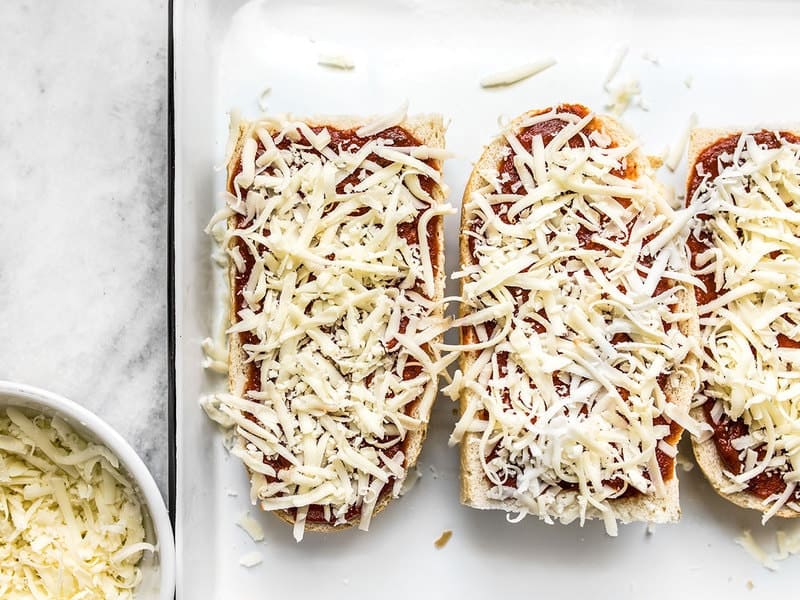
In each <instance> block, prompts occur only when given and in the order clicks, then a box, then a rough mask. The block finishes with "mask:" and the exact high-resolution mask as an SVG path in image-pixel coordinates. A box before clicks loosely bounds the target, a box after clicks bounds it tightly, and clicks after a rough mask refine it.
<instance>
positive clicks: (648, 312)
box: [447, 108, 695, 535]
mask: <svg viewBox="0 0 800 600" xmlns="http://www.w3.org/2000/svg"><path fill="white" fill-rule="evenodd" d="M551 121H556V122H559V125H558V127H554V126H552V125H549V124H548V125H547V127H545V128H544V129H543V130H544V131H549V132H553V131H555V132H556V133H550V134H548V137H547V138H545V137H544V136H543V134H540V133H531V134H525V138H524V139H525V140H526V141H525V142H524V143H523V141H522V140H523V137H522V136H521V132H524V131H526V130H527V129H528V128H535V127H536V126H537V125H540V124H542V123H549V122H551ZM596 123H597V124H596ZM533 131H534V132H535V131H536V129H534V130H533ZM503 135H504V137H505V140H506V142H507V143H508V146H509V148H510V149H511V152H510V153H506V154H504V155H503V156H506V157H513V160H511V164H512V165H513V168H514V171H515V175H516V179H518V181H516V182H515V181H514V179H512V178H511V177H510V176H509V174H508V172H507V171H504V174H503V175H501V173H500V172H498V171H497V170H493V171H492V172H488V171H487V172H486V173H485V174H484V180H485V185H484V187H482V188H481V189H480V190H478V191H476V192H474V193H472V195H471V196H470V198H469V199H468V201H467V202H466V203H465V206H464V211H465V223H466V224H467V227H468V228H469V231H470V232H471V235H472V237H473V243H474V246H473V248H472V250H471V251H470V255H469V257H468V262H467V263H466V264H464V265H462V267H461V271H460V273H459V274H457V276H458V277H460V278H461V279H462V290H463V298H464V301H465V302H466V303H467V306H468V307H469V311H467V312H469V313H472V314H473V315H474V314H485V315H486V316H485V318H484V319H483V322H478V321H477V320H475V319H474V318H473V319H472V320H471V321H469V322H467V321H466V320H462V321H459V322H458V323H457V324H460V325H464V327H465V329H464V330H463V335H464V337H465V340H466V343H465V344H464V351H465V352H469V353H470V356H471V358H470V359H469V361H468V362H467V365H468V366H467V367H466V368H467V371H466V372H464V373H463V374H461V373H460V372H459V373H456V376H455V377H454V379H453V382H454V383H453V384H451V385H450V386H448V388H447V391H448V393H450V394H451V395H452V396H453V397H459V396H460V395H462V394H463V395H464V397H463V400H465V401H464V402H463V405H465V406H466V410H465V411H464V412H463V414H462V416H461V419H460V420H459V423H458V424H457V425H456V428H455V431H454V432H453V435H452V436H451V443H455V442H459V441H460V442H462V443H468V442H472V441H475V438H478V440H477V441H478V443H479V447H480V450H479V452H480V460H481V465H480V468H482V470H483V473H484V474H485V477H486V478H487V480H488V485H489V490H488V492H487V497H488V498H489V500H490V501H494V502H497V505H498V506H502V507H509V506H511V507H513V508H512V509H511V510H513V511H514V512H517V513H518V515H519V518H522V517H523V516H524V515H526V514H536V515H538V516H539V517H540V518H541V519H543V520H545V521H547V522H551V521H552V519H558V520H560V521H562V522H565V523H566V522H570V521H572V520H575V519H580V520H581V522H583V520H584V519H586V518H590V517H591V518H602V519H603V520H604V522H605V524H606V528H607V531H608V532H609V534H611V535H614V534H615V532H616V521H615V518H614V515H615V513H614V510H613V507H612V505H611V504H610V501H612V500H614V499H615V498H619V497H620V496H621V495H622V494H624V493H625V492H626V491H629V490H630V491H635V492H638V493H642V494H645V495H649V496H655V497H660V496H663V495H664V493H665V491H664V482H663V481H662V480H661V476H660V475H661V474H660V470H659V467H658V464H657V460H656V457H657V455H656V452H657V451H658V450H659V448H661V449H662V450H663V449H664V445H665V444H666V442H665V441H664V438H665V437H666V436H667V435H668V434H669V430H670V428H669V427H668V426H667V425H657V421H656V420H657V419H661V420H662V421H661V422H662V423H669V422H670V421H672V420H679V421H678V422H679V423H691V422H692V420H691V419H689V418H688V414H687V413H686V409H685V408H684V409H679V408H678V406H677V405H675V404H673V403H671V402H670V401H669V399H668V397H667V395H666V394H665V392H664V387H663V386H662V385H661V384H660V383H659V381H660V380H659V378H660V376H662V374H663V375H666V376H667V377H668V378H669V380H670V381H671V382H672V383H673V384H678V383H679V382H681V381H683V383H684V384H688V385H691V384H692V382H693V381H694V378H695V377H694V372H693V364H694V362H695V358H694V357H693V353H694V351H695V345H694V344H693V343H692V342H691V340H689V339H688V337H687V335H686V334H685V333H684V332H685V331H686V330H687V329H688V326H687V325H686V319H688V318H689V317H688V316H687V315H680V314H676V313H673V312H672V309H671V305H673V304H674V303H676V302H679V301H680V298H681V296H684V295H685V294H686V293H687V290H686V288H685V287H684V286H683V285H681V284H679V283H677V281H678V278H679V277H680V278H682V279H685V277H682V276H681V275H680V274H681V273H685V272H686V270H687V268H688V267H687V264H686V262H687V257H686V251H685V250H684V248H683V243H682V241H681V238H680V229H681V228H677V227H673V224H674V223H675V222H677V221H679V214H678V213H677V212H675V211H673V210H672V209H670V208H669V206H668V204H667V202H666V200H665V199H663V198H662V197H661V194H662V190H661V188H660V187H659V186H658V184H657V183H656V182H655V180H654V178H653V177H652V176H651V175H652V174H651V173H650V172H649V171H646V167H645V166H644V165H643V164H640V163H643V162H644V161H643V159H637V158H636V155H634V152H635V150H636V148H635V145H633V144H625V145H621V146H612V144H611V141H612V140H611V138H610V136H609V135H607V134H606V132H605V131H604V127H602V125H600V124H599V122H598V121H596V120H595V119H594V116H593V115H592V114H587V115H585V116H583V115H581V114H577V113H574V112H572V111H571V110H569V109H567V110H561V109H560V108H559V109H551V110H550V111H549V112H545V113H541V114H535V115H533V116H528V117H527V118H525V119H523V120H522V121H521V122H518V123H515V124H514V126H513V128H508V129H506V130H505V131H504V134H503ZM571 140H572V141H573V143H570V141H571ZM575 140H578V142H577V144H575V143H574V141H575ZM634 160H638V162H637V166H638V170H639V176H638V177H635V178H627V177H624V176H622V175H621V173H624V169H625V166H624V165H626V164H630V161H634ZM509 187H510V189H509ZM501 217H502V218H501ZM665 232H666V233H665ZM650 240H652V243H650ZM664 282H666V283H667V284H666V285H664ZM656 289H658V291H656ZM654 296H657V297H655V298H654ZM490 309H495V310H494V312H491V313H490V312H488V311H489V310H490ZM490 330H491V333H490ZM475 338H477V340H478V341H481V344H480V345H475V346H472V345H471V341H472V340H474V339H475ZM484 339H486V340H487V342H486V343H485V344H484V343H483V342H482V340H484ZM465 436H467V437H470V439H468V440H465V439H464V438H465ZM669 454H674V449H672V448H670V450H669ZM611 481H613V482H615V485H613V486H612V485H608V482H611ZM513 520H516V517H515V518H514V519H513Z"/></svg>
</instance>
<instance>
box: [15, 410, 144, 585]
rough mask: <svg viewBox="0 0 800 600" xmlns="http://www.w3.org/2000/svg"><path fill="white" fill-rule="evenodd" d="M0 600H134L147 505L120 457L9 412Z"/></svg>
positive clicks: (59, 424)
mask: <svg viewBox="0 0 800 600" xmlns="http://www.w3.org/2000/svg"><path fill="white" fill-rule="evenodd" d="M0 515H2V518H0V597H2V598H4V599H6V600H22V599H29V598H35V599H45V598H75V599H78V598H104V599H111V600H122V599H131V598H133V597H134V590H135V588H136V586H137V585H138V584H139V582H140V580H141V578H142V574H141V571H140V569H139V567H138V566H137V565H138V563H139V561H140V559H141V557H142V554H143V552H153V551H155V548H154V546H153V545H152V544H149V543H146V542H145V541H144V538H145V532H144V527H143V525H142V509H141V506H140V504H139V501H138V500H137V497H136V492H135V490H134V488H133V486H132V485H131V483H130V482H129V481H128V480H127V479H126V477H125V476H124V475H123V474H122V473H121V472H120V471H119V463H118V461H117V458H116V457H115V456H114V455H113V454H112V453H111V452H110V451H109V450H108V449H106V448H105V447H103V446H99V445H96V444H92V443H88V442H87V441H85V440H84V439H82V438H81V437H80V436H78V435H77V434H76V433H75V432H74V431H72V429H71V428H70V427H69V426H68V425H67V424H66V423H65V422H64V421H62V420H60V419H58V418H57V417H45V416H43V415H37V416H33V417H31V416H29V415H28V414H27V413H25V412H23V411H21V410H19V409H16V408H8V409H7V410H6V411H5V412H3V413H0Z"/></svg>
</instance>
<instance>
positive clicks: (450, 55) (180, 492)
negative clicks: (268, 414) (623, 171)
mask: <svg viewBox="0 0 800 600" xmlns="http://www.w3.org/2000/svg"><path fill="white" fill-rule="evenodd" d="M797 6H798V5H797V4H796V3H793V2H791V1H785V2H765V1H761V2H755V1H750V2H720V1H717V2H714V1H706V2H683V3H681V2H671V3H670V2H649V3H644V2H635V1H629V2H625V1H618V2H608V1H605V2H600V1H594V2H592V1H586V2H565V1H561V2H555V1H553V2H541V1H540V2H533V1H527V2H526V1H523V0H488V1H485V2H478V1H477V0H476V1H461V2H457V1H456V0H449V1H440V2H424V1H422V0H398V1H394V2H368V1H366V0H365V1H363V2H356V1H344V2H323V1H322V0H317V1H306V2H297V1H290V0H285V1H259V2H250V3H243V2H236V1H233V0H232V1H227V2H220V1H218V2H214V1H212V0H194V1H189V0H184V1H181V0H177V1H176V2H175V7H174V11H175V12H174V28H175V29H174V36H175V37H174V41H175V55H174V56H175V78H176V79H175V139H176V146H175V169H176V170H175V203H176V206H175V240H176V248H175V252H176V254H175V256H176V266H175V270H176V272H175V303H176V315H175V316H176V321H175V322H176V339H177V348H176V386H177V388H176V389H177V431H176V439H177V468H178V471H177V489H176V494H177V517H176V537H177V550H178V573H177V576H178V597H179V598H181V599H191V600H194V599H217V598H219V599H222V598H258V597H267V596H269V597H281V596H284V597H285V595H286V594H291V595H292V597H312V594H313V595H314V596H317V595H319V597H326V598H344V597H354V598H361V597H366V596H367V595H368V594H369V595H375V594H377V595H380V597H382V598H387V599H388V598H406V597H409V596H410V595H412V594H418V595H422V596H434V595H442V594H447V596H448V597H460V598H477V597H481V598H486V597H487V595H492V596H495V597H512V595H513V597H517V595H518V594H521V595H522V597H533V596H538V595H540V594H544V593H548V592H561V597H578V596H579V595H586V596H587V597H611V596H612V595H614V596H617V597H633V596H634V595H636V596H642V597H647V598H675V597H680V596H682V595H685V594H688V597H699V596H700V595H701V594H714V596H715V597H716V595H717V594H718V593H719V594H724V595H725V597H726V598H739V597H742V598H745V597H747V598H752V597H766V595H767V594H777V593H781V592H783V593H787V592H788V593H792V591H793V589H794V587H793V586H796V581H797V579H796V576H795V575H793V574H792V572H793V571H796V569H797V568H798V567H799V566H800V557H793V558H791V559H789V560H787V561H785V562H783V563H781V564H780V570H779V571H777V572H770V571H767V570H766V569H764V568H763V567H761V566H760V565H759V564H758V563H757V562H755V561H754V560H753V559H752V558H751V557H750V556H749V555H748V554H746V553H745V551H744V550H743V549H742V548H741V547H740V546H738V545H736V544H735V543H734V538H736V537H737V536H739V535H741V532H742V530H743V529H744V528H748V529H752V530H753V532H754V534H755V535H756V537H757V538H758V539H760V540H762V541H763V542H764V543H765V545H766V547H767V548H768V549H769V548H770V547H769V543H770V542H771V541H772V540H773V539H774V533H775V531H776V530H778V529H780V528H783V529H786V530H791V529H792V528H794V529H797V527H798V526H800V525H794V526H792V524H791V523H789V522H786V521H777V520H776V521H774V522H771V523H770V524H769V525H768V526H767V527H766V528H762V527H761V525H760V523H759V517H758V515H756V514H752V513H750V512H748V511H744V510H740V509H737V508H735V507H733V506H732V505H729V504H728V503H726V502H724V501H723V500H721V499H719V498H717V497H716V496H715V495H714V494H713V493H712V492H711V490H710V488H709V487H708V485H707V484H706V483H705V481H704V480H703V479H702V477H701V476H700V475H699V474H698V472H697V469H695V470H694V471H692V472H689V473H685V472H680V479H681V500H682V506H683V514H684V517H683V520H682V522H681V523H680V524H678V525H675V526H660V527H658V528H656V529H655V531H654V533H652V534H648V533H647V531H646V527H645V525H643V524H636V525H630V526H623V527H621V529H620V535H619V537H618V538H616V539H612V538H608V537H606V536H605V534H604V532H603V528H602V525H599V524H597V523H592V524H588V525H587V526H586V527H585V528H583V529H581V528H579V527H578V526H577V525H575V526H568V527H564V526H548V525H545V524H543V523H540V522H539V521H537V520H535V518H528V519H527V520H525V521H524V522H522V523H519V524H516V525H511V524H509V523H507V522H506V520H505V516H504V514H502V513H499V512H486V513H483V512H479V511H475V510H471V509H467V508H465V507H462V506H460V505H459V503H458V467H457V451H456V449H451V448H448V447H447V443H446V441H447V437H448V434H449V432H450V429H451V427H452V424H453V422H454V416H453V413H452V409H453V405H451V404H450V403H449V402H448V401H447V400H445V399H440V401H439V403H438V405H437V407H436V408H435V410H434V415H433V419H432V423H431V427H430V432H429V436H428V440H427V442H426V445H425V449H424V452H423V454H422V457H421V460H420V473H421V475H422V478H421V479H420V480H419V482H418V483H417V485H416V487H415V488H414V489H413V490H411V491H410V492H409V493H408V494H407V495H406V496H405V497H403V498H401V499H400V500H399V501H396V502H395V503H393V505H391V506H390V507H389V508H388V509H387V510H386V511H385V512H384V513H383V514H381V515H380V517H378V518H377V519H376V520H375V521H374V523H373V526H372V529H371V531H370V532H369V533H363V532H360V531H354V530H350V531H343V532H340V533H337V534H332V535H327V536H322V535H314V534H307V536H306V539H305V541H303V542H302V543H301V544H296V543H295V542H294V541H293V539H292V536H291V531H290V528H289V527H287V526H286V525H285V524H283V523H282V522H281V521H278V520H277V519H276V518H274V517H272V516H270V515H265V514H260V512H259V511H258V510H257V509H253V508H252V507H251V506H250V503H249V500H248V493H247V490H248V488H247V480H246V476H245V473H244V470H243V468H242V467H241V465H240V464H239V463H238V461H237V460H236V459H233V458H230V457H229V456H228V455H227V453H226V451H225V450H224V448H223V445H222V441H221V435H220V434H219V433H218V432H217V431H216V429H215V427H214V426H213V425H212V424H210V423H209V422H208V421H207V420H206V418H205V416H204V415H203V413H202V411H201V410H200V409H199V408H198V404H197V399H198V397H199V396H201V395H202V394H204V393H207V392H208V391H209V390H212V389H215V388H218V387H220V385H221V382H220V380H219V379H217V378H215V377H213V376H210V375H208V374H206V373H204V372H203V370H202V368H201V366H200V365H201V360H202V354H201V351H200V346H199V344H200V340H201V339H202V338H203V337H205V336H206V335H208V333H209V332H210V331H211V329H212V328H213V326H214V323H213V321H214V319H215V317H214V314H215V297H214V281H215V277H217V276H216V275H214V273H213V271H212V266H211V262H210V260H209V255H210V253H211V242H210V240H209V239H208V238H207V237H206V236H205V235H204V234H203V233H202V229H203V227H204V225H205V223H206V221H207V220H208V218H209V216H210V215H211V214H212V212H213V211H214V208H215V207H216V206H217V204H218V202H219V192H220V191H221V190H222V189H223V185H224V182H223V179H222V175H221V174H220V173H219V172H218V171H216V172H215V171H214V168H213V167H214V165H220V164H221V162H222V161H223V152H224V142H225V138H226V134H227V129H226V127H227V114H226V113H227V112H228V111H229V110H230V109H231V108H238V109H240V110H241V111H242V112H243V113H244V114H245V115H250V116H252V115H255V114H256V113H257V112H258V111H259V108H258V97H259V95H260V94H261V92H262V91H263V90H264V88H266V87H268V86H269V87H271V89H272V91H271V93H270V94H269V95H268V96H267V97H266V100H267V103H268V105H269V110H271V111H281V112H283V111H291V112H295V113H298V114H309V113H315V114H319V113H328V114H337V113H338V114H371V113H379V112H387V111H390V110H392V109H394V108H396V107H397V106H398V105H399V104H400V103H401V102H402V101H404V100H406V99H407V100H409V101H410V104H411V111H412V112H441V113H443V114H444V115H446V116H448V117H449V118H451V119H452V123H451V125H450V129H449V131H448V135H447V144H448V148H449V149H451V150H452V151H454V152H455V153H456V154H457V157H456V158H454V159H453V160H451V161H449V162H448V163H447V164H446V167H445V179H446V181H447V183H448V184H449V185H450V187H451V196H450V201H451V203H452V204H454V205H455V206H457V207H458V206H459V205H460V196H461V193H462V191H463V187H464V183H465V181H466V178H467V175H468V173H469V170H470V161H471V160H474V159H475V158H477V156H478V155H479V153H480V151H481V147H482V145H483V144H484V143H486V142H487V141H488V140H489V139H490V137H491V136H492V134H493V133H494V132H495V131H496V129H497V126H496V123H497V118H498V117H499V116H500V115H505V116H513V115H516V114H518V113H520V112H523V111H525V110H527V109H531V108H540V107H546V106H549V105H552V104H557V103H560V102H582V103H585V104H587V105H589V106H590V107H593V108H594V109H596V110H603V108H604V103H605V102H606V101H607V94H606V93H605V92H604V90H603V82H604V81H605V79H606V75H607V73H608V70H609V68H610V66H611V64H612V62H613V59H614V56H615V55H616V53H617V50H618V49H619V48H620V47H622V46H627V47H628V48H629V52H628V54H627V57H626V59H625V61H624V62H623V64H622V66H621V69H620V71H619V74H618V75H617V78H616V79H615V81H614V83H620V82H624V81H627V80H631V79H636V80H638V81H639V82H640V84H641V89H642V94H641V97H642V100H643V102H644V104H645V106H646V107H647V108H648V109H649V110H643V109H642V108H641V107H632V108H630V109H629V110H628V111H627V112H626V113H625V114H624V117H623V119H624V121H625V122H627V123H628V124H629V125H631V126H632V127H633V128H634V129H635V131H636V132H637V133H638V134H639V137H640V138H641V140H642V143H643V144H644V146H645V149H646V150H648V151H650V152H651V153H653V154H660V153H661V152H662V151H663V150H664V148H665V147H666V146H668V145H670V144H673V143H674V142H675V141H676V140H677V138H679V137H680V134H681V132H682V130H684V128H685V127H686V124H687V122H688V120H689V116H690V114H691V113H692V112H695V113H697V115H698V118H699V123H700V124H701V125H703V126H727V125H751V124H761V123H768V124H788V125H792V124H796V123H797V122H798V119H800V109H799V108H798V107H797V103H796V100H797V98H798V97H800V77H798V75H797V67H796V59H797V56H800V43H798V36H797V31H798V26H799V25H800V14H798V10H797V8H796V7H797ZM336 53H340V54H344V55H346V56H348V57H349V58H351V59H352V60H353V61H354V62H355V65H356V66H355V68H354V69H353V70H351V71H341V70H335V69H330V68H325V67H322V66H319V65H317V58H318V56H319V55H320V54H336ZM547 57H553V58H555V59H556V60H557V61H558V64H557V65H556V66H555V67H553V68H552V69H550V70H548V71H546V72H544V73H542V74H540V75H538V76H536V77H534V78H533V79H530V80H528V81H525V82H522V83H520V84H518V85H516V86H513V87H510V88H507V89H500V90H488V91H487V90H482V89H481V88H480V87H479V85H478V81H479V80H480V79H481V78H482V77H483V76H485V75H487V74H490V73H493V72H495V71H498V70H504V69H507V68H509V67H513V66H516V65H519V64H522V63H527V62H531V61H536V60H540V59H544V58H547ZM660 175H661V177H662V179H663V180H664V181H665V182H667V183H669V184H673V185H675V186H676V188H677V189H680V188H681V187H682V184H681V182H682V181H683V178H684V176H685V166H681V168H679V170H678V172H676V173H675V174H672V173H670V172H668V171H667V170H666V169H664V170H662V171H661V172H660ZM446 228H447V246H446V251H447V259H448V260H447V264H448V268H449V270H450V271H452V269H453V267H454V266H455V263H456V261H457V256H458V252H457V247H456V236H457V217H451V218H449V220H448V221H447V223H446ZM454 291H455V288H454V286H452V284H451V285H450V290H449V292H450V293H453V292H454ZM685 449H686V448H684V450H685ZM248 510H249V511H250V513H251V515H253V516H254V517H255V518H256V519H257V520H258V521H259V522H261V523H262V524H263V526H264V529H265V531H266V539H265V540H264V541H263V542H261V543H254V542H253V541H252V540H251V539H250V538H249V537H248V536H247V535H246V534H245V533H244V531H242V530H241V529H240V528H238V527H237V526H236V525H235V521H236V519H237V518H238V517H239V516H240V515H241V514H243V513H244V512H245V511H248ZM445 529H449V530H452V531H453V537H452V539H451V540H450V542H449V543H448V544H447V545H446V546H445V547H444V548H443V549H436V548H435V547H434V544H433V542H434V540H436V538H438V537H439V535H440V534H441V533H442V531H443V530H445ZM253 551H257V552H259V553H260V554H261V555H262V557H263V562H262V564H260V565H258V566H255V567H253V568H250V569H247V568H244V567H242V566H240V565H239V559H240V557H241V556H242V555H243V554H245V553H249V552H253ZM790 586H792V587H790ZM751 588H752V590H751Z"/></svg>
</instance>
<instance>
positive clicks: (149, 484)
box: [0, 381, 175, 600]
mask: <svg viewBox="0 0 800 600" xmlns="http://www.w3.org/2000/svg"><path fill="white" fill-rule="evenodd" d="M7 406H17V407H21V408H24V409H28V410H30V411H31V412H39V413H44V414H46V415H58V416H59V417H61V418H62V419H64V421H66V422H67V423H69V424H70V425H71V426H72V427H73V428H74V429H75V431H76V432H78V433H79V434H81V435H82V436H83V437H84V438H86V439H87V440H91V441H94V442H97V443H100V444H103V445H104V446H106V447H107V448H108V449H109V450H111V451H112V452H113V453H114V454H115V455H116V456H117V458H119V462H120V465H121V466H122V468H123V470H124V471H125V472H126V473H127V475H128V476H129V477H130V479H131V481H132V482H133V483H134V485H135V486H136V488H137V490H138V491H139V495H140V497H141V500H142V507H143V508H144V525H145V531H146V538H145V539H146V541H148V542H150V543H151V544H157V547H158V551H157V552H156V553H155V554H152V553H145V555H144V557H143V559H142V562H141V563H140V566H141V569H142V575H143V579H142V582H141V583H140V584H139V585H138V587H137V588H136V594H135V597H136V600H172V599H173V598H174V596H175V541H174V539H173V535H172V525H171V524H170V521H169V514H168V513H167V508H166V506H164V500H163V498H162V497H161V493H160V492H159V491H158V486H157V485H156V482H155V481H154V480H153V476H152V475H151V474H150V471H148V470H147V467H146V466H145V465H144V463H143V462H142V459H141V458H139V456H138V455H137V454H136V452H135V451H134V450H133V448H131V447H130V445H129V444H128V442H126V441H125V440H124V439H123V438H122V436H121V435H120V434H118V433H117V432H116V431H115V430H114V429H112V427H111V426H110V425H109V424H108V423H106V422H105V421H103V420H102V419H101V418H100V417H98V416H97V415H95V414H94V413H92V412H90V411H88V410H87V409H85V408H84V407H82V406H80V405H78V404H75V403H74V402H72V401H71V400H67V399H66V398H64V397H63V396H59V395H58V394H54V393H52V392H48V391H45V390H42V389H38V388H35V387H31V386H28V385H22V384H19V383H12V382H10V381H0V408H5V407H7Z"/></svg>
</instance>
